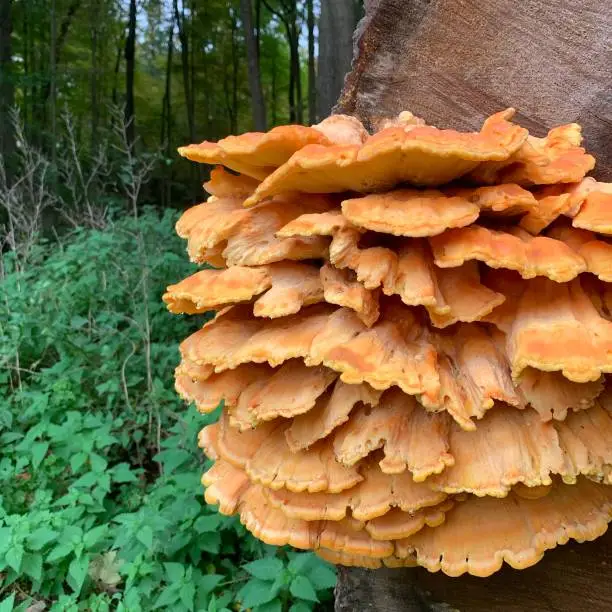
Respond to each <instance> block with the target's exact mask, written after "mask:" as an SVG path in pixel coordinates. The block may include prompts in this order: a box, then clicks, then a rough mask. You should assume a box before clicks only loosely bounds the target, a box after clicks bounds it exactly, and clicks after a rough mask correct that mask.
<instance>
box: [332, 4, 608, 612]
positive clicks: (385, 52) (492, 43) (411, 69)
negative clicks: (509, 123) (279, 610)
mask: <svg viewBox="0 0 612 612" xmlns="http://www.w3.org/2000/svg"><path fill="white" fill-rule="evenodd" d="M323 8H324V9H325V10H324V11H323V12H322V14H321V21H322V25H321V34H320V36H321V39H322V40H321V47H320V48H321V56H320V61H321V62H325V61H327V60H326V59H325V58H326V53H327V51H326V48H325V45H324V44H323V42H324V41H323V38H326V37H327V36H328V33H327V32H326V28H329V23H327V21H326V20H327V19H329V13H328V12H326V11H328V9H329V3H326V2H325V0H324V4H323ZM611 48H612V11H610V10H609V3H601V2H599V0H576V1H575V2H574V3H572V4H571V5H569V4H565V3H551V2H546V1H544V0H524V1H523V2H520V3H513V4H512V6H511V7H509V5H508V3H507V2H504V0H489V1H488V2H479V1H478V0H412V1H411V2H409V3H408V2H405V0H369V2H366V17H365V19H364V20H363V21H362V22H361V24H360V25H359V27H358V30H357V37H356V43H355V52H356V54H355V58H354V60H353V70H352V72H351V73H350V74H349V76H348V77H347V79H346V83H345V86H344V90H343V92H342V95H341V96H340V100H339V103H338V104H337V106H336V108H335V109H334V110H335V112H341V113H348V114H353V115H355V116H357V117H358V118H359V119H361V120H362V121H363V122H364V123H365V125H366V126H367V127H368V128H370V129H374V128H375V127H376V125H377V124H378V122H379V120H380V119H382V118H384V117H391V116H395V115H397V113H399V112H400V111H402V110H410V111H412V112H414V113H415V114H416V115H419V116H421V117H423V118H425V119H426V120H427V121H428V122H429V123H430V124H432V125H436V126H438V127H443V128H444V127H452V128H457V129H478V128H479V127H480V125H481V123H482V120H483V119H484V118H485V117H486V116H487V115H489V114H491V113H493V112H495V111H498V110H501V109H503V108H505V107H508V106H514V107H516V108H518V109H519V111H520V113H519V114H518V115H517V120H518V121H519V122H520V123H521V124H523V125H524V126H525V127H528V128H529V129H530V130H531V131H532V132H533V133H535V134H536V135H543V134H544V133H545V132H546V131H547V130H548V129H549V128H551V127H553V126H554V125H558V124H562V123H569V122H572V121H577V122H578V123H580V124H581V125H582V126H583V130H584V135H585V141H586V143H585V144H586V147H587V149H588V150H589V151H590V152H592V153H594V154H595V155H596V156H597V160H598V161H597V167H596V169H595V173H594V174H595V176H598V177H599V178H600V180H606V179H607V180H610V178H611V177H612V148H611V147H610V125H611V124H612V97H611V95H610V83H611V82H612V61H610V49H611ZM320 65H321V64H320ZM611 544H612V532H608V533H607V534H606V535H605V536H604V537H602V538H600V539H599V540H597V541H595V542H592V543H587V544H577V543H575V542H571V543H569V544H567V545H565V546H561V547H559V548H558V549H556V550H553V551H549V552H547V553H546V554H545V556H544V558H543V560H542V561H540V563H538V564H537V565H535V566H534V567H532V568H529V569H526V570H522V571H516V570H512V569H510V568H509V567H507V566H506V567H505V568H503V569H502V570H501V571H500V572H499V573H497V574H495V575H493V576H491V577H489V578H486V579H484V580H483V579H480V578H474V577H470V576H463V577H460V578H449V577H447V576H445V575H443V574H440V573H437V574H430V573H429V572H427V571H425V570H423V569H405V570H388V569H384V570H375V571H368V570H362V569H352V568H341V569H340V571H339V578H338V586H337V588H336V611H337V612H348V611H350V612H352V611H353V610H360V611H363V612H396V611H398V610H402V611H405V612H427V611H429V612H441V611H449V612H450V611H451V610H460V611H461V612H485V611H486V612H489V611H490V610H495V612H523V611H525V610H529V611H530V612H570V611H571V612H574V611H576V610H612V588H611V587H610V581H611V578H612V569H611V568H612V552H611V550H612V546H611Z"/></svg>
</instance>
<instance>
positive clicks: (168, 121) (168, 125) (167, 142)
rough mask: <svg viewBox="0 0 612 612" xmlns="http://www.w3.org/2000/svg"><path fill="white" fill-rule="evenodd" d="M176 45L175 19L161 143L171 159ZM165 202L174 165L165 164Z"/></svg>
mask: <svg viewBox="0 0 612 612" xmlns="http://www.w3.org/2000/svg"><path fill="white" fill-rule="evenodd" d="M173 47H174V19H172V22H171V23H170V28H169V29H168V50H167V53H166V87H165V90H164V99H163V103H162V118H161V139H160V145H161V146H162V147H163V148H164V150H165V152H166V158H167V159H171V156H172V152H171V147H172V56H173V50H174V49H173ZM164 168H167V170H165V171H164V188H163V194H162V197H163V204H164V206H168V205H169V204H170V189H171V184H172V165H171V164H169V165H168V166H164Z"/></svg>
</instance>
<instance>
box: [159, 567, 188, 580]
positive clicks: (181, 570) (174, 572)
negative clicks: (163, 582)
mask: <svg viewBox="0 0 612 612" xmlns="http://www.w3.org/2000/svg"><path fill="white" fill-rule="evenodd" d="M164 569H165V570H166V576H167V577H168V582H171V583H176V582H181V581H182V580H183V578H184V577H185V567H184V566H183V564H182V563H164Z"/></svg>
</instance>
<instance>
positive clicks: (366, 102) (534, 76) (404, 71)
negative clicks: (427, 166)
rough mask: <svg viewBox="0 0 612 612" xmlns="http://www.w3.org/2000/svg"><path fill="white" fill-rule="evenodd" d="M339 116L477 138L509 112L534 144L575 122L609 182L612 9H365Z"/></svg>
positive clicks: (420, 1)
mask: <svg viewBox="0 0 612 612" xmlns="http://www.w3.org/2000/svg"><path fill="white" fill-rule="evenodd" d="M366 6H367V14H366V18H365V19H364V20H363V21H362V22H361V24H360V26H359V28H358V31H357V35H358V40H357V41H356V56H355V58H354V62H353V71H352V72H351V73H350V75H349V76H348V78H347V80H346V83H345V88H344V91H343V93H342V94H341V96H340V100H339V103H338V106H337V107H336V110H337V111H340V112H345V113H348V114H354V115H356V116H358V117H360V118H361V119H363V120H364V121H365V122H366V123H367V124H370V125H371V124H372V123H373V122H375V121H376V120H377V119H379V118H380V117H383V116H392V115H395V114H397V113H398V112H399V111H402V110H410V111H412V112H413V113H415V114H416V115H418V116H422V117H423V118H425V119H426V120H427V122H428V123H430V124H431V125H436V126H438V127H453V128H456V129H478V128H479V127H480V125H481V123H482V120H483V119H484V118H485V117H486V116H487V115H489V114H491V113H493V112H496V111H498V110H501V109H503V108H506V107H508V106H514V107H515V108H516V109H517V110H518V111H519V113H518V115H517V118H518V120H520V122H521V123H522V124H523V125H524V126H525V127H527V128H529V129H530V130H531V131H532V132H533V133H534V134H536V135H538V136H541V135H544V134H545V133H546V131H547V130H548V129H549V128H550V127H552V126H553V125H557V124H560V123H570V122H572V121H577V122H578V123H580V124H581V125H582V126H583V128H584V134H585V140H586V146H587V148H588V149H589V150H590V151H591V152H593V153H594V154H595V155H596V156H597V157H598V160H599V161H598V167H597V169H596V173H597V174H598V176H600V177H601V178H602V179H605V178H606V177H607V179H608V180H612V1H611V0H575V1H569V0H520V2H519V1H513V2H510V1H508V0H430V1H428V0H369V1H367V0H366Z"/></svg>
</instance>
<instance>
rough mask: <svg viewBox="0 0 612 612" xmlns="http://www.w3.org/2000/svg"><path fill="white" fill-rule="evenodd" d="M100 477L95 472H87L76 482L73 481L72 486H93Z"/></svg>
mask: <svg viewBox="0 0 612 612" xmlns="http://www.w3.org/2000/svg"><path fill="white" fill-rule="evenodd" d="M99 478H100V475H99V474H96V473H95V472H87V473H86V474H83V476H81V477H80V478H79V479H77V480H76V481H75V482H73V483H72V486H73V487H91V486H92V485H94V484H96V482H97V481H98V479H99Z"/></svg>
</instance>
